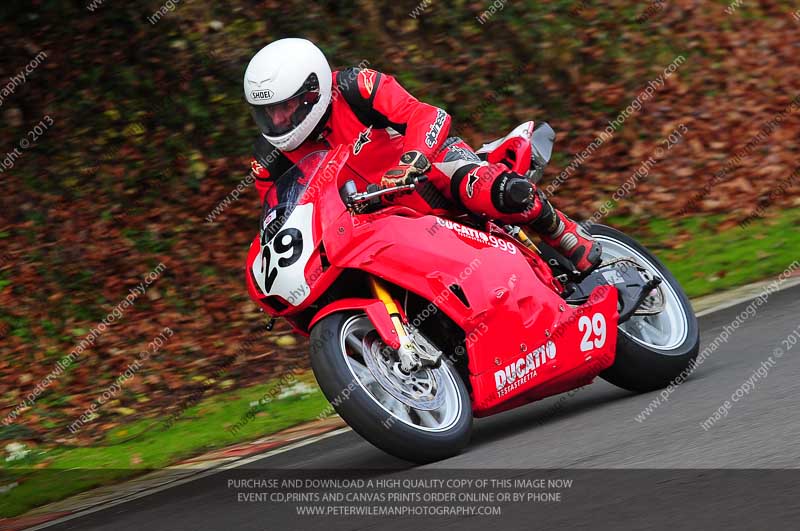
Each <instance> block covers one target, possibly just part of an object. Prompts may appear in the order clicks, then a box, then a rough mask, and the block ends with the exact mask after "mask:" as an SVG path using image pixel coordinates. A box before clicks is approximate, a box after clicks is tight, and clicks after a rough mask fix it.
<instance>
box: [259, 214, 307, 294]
mask: <svg viewBox="0 0 800 531" xmlns="http://www.w3.org/2000/svg"><path fill="white" fill-rule="evenodd" d="M313 218H314V205H313V204H311V203H308V204H305V205H298V206H297V207H295V209H294V210H293V211H292V213H291V215H290V216H289V218H288V219H287V220H286V223H284V225H283V226H282V227H281V229H280V230H279V231H278V232H277V234H275V237H274V238H272V239H271V240H270V241H268V242H265V241H264V237H263V236H262V239H261V252H260V253H259V254H258V256H256V259H255V260H254V261H253V276H254V277H255V280H256V284H258V287H259V289H260V290H261V291H262V293H264V294H265V295H267V296H271V295H277V296H278V297H282V298H284V299H285V300H286V301H287V302H288V303H289V304H291V305H292V306H299V305H300V304H302V302H303V301H304V300H306V298H307V297H308V295H309V294H310V293H311V288H310V287H309V286H308V283H307V282H306V275H305V269H306V264H308V260H309V259H310V258H311V254H312V252H313V251H314V238H313V234H312V232H311V225H312V220H313ZM262 230H264V229H262Z"/></svg>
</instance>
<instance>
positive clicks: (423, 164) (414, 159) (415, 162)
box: [381, 151, 431, 188]
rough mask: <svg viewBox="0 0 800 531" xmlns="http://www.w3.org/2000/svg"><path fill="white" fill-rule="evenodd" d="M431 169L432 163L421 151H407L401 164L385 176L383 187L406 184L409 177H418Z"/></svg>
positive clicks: (401, 158) (402, 157) (382, 181)
mask: <svg viewBox="0 0 800 531" xmlns="http://www.w3.org/2000/svg"><path fill="white" fill-rule="evenodd" d="M430 169H431V163H430V162H428V159H427V158H426V157H425V155H423V154H422V153H420V152H419V151H407V152H405V153H403V155H402V156H401V157H400V164H398V165H397V166H395V167H393V168H392V169H390V170H389V171H387V172H386V173H384V174H383V178H382V179H381V186H382V187H383V188H386V187H389V186H398V185H401V184H406V183H407V179H408V178H409V177H418V176H420V175H423V174H424V173H426V172H427V171H428V170H430Z"/></svg>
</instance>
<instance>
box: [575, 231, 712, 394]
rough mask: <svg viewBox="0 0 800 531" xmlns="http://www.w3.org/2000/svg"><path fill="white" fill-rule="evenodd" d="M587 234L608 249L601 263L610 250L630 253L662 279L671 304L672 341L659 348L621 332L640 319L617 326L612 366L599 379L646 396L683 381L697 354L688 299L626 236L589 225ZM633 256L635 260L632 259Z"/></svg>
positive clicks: (663, 269) (697, 342)
mask: <svg viewBox="0 0 800 531" xmlns="http://www.w3.org/2000/svg"><path fill="white" fill-rule="evenodd" d="M589 232H590V233H591V234H592V236H594V237H595V238H596V239H597V240H598V241H600V243H601V244H603V245H608V249H604V250H603V258H604V259H607V253H609V252H611V251H612V250H613V252H614V253H617V252H618V251H622V252H623V253H622V254H624V252H627V251H632V252H630V253H629V254H631V255H633V256H634V257H635V258H636V259H637V262H640V263H641V262H646V263H641V265H643V266H645V267H646V268H647V269H650V270H651V271H652V272H654V273H655V274H657V275H658V276H659V277H661V278H662V280H663V282H662V286H664V290H665V292H666V293H667V295H668V296H667V297H666V300H667V301H668V304H672V310H671V311H672V312H673V316H674V317H673V319H674V321H675V324H674V326H672V327H671V328H672V330H670V332H674V336H675V337H672V335H670V336H669V339H668V340H665V341H664V345H663V348H661V347H660V346H659V345H657V344H654V343H652V342H650V343H648V342H647V341H645V340H643V339H641V338H639V337H636V335H635V334H633V333H630V332H626V331H625V330H624V329H623V328H631V327H632V325H635V324H636V321H635V320H636V319H644V318H643V317H638V316H634V317H632V318H631V320H630V321H629V323H631V324H630V325H629V324H627V323H625V324H623V325H620V328H618V330H619V334H618V336H617V353H616V358H615V360H614V364H613V365H612V366H611V367H609V368H608V369H606V370H605V371H604V372H602V373H601V374H600V377H602V378H603V379H605V380H607V381H608V382H610V383H612V384H614V385H616V386H619V387H622V388H623V389H627V390H629V391H635V392H646V391H653V390H656V389H662V388H664V387H666V386H667V385H669V384H670V382H672V381H673V380H674V379H675V378H677V377H678V376H680V375H681V374H682V373H683V377H685V376H687V375H688V373H689V372H690V370H689V368H690V367H691V366H692V362H693V360H694V359H695V358H696V357H697V353H698V351H699V350H700V327H699V325H698V322H697V316H695V314H694V310H693V309H692V305H691V303H690V302H689V298H688V297H687V296H686V294H685V293H684V291H683V288H681V286H680V284H679V283H678V281H677V279H676V278H675V277H674V276H673V275H672V273H670V272H669V270H668V269H667V268H666V266H665V265H664V264H663V263H661V261H660V260H659V259H658V258H656V257H655V256H654V255H653V254H652V253H651V252H650V251H648V250H647V249H646V248H645V247H643V246H642V245H641V244H639V243H638V242H637V241H636V240H634V239H633V238H631V237H630V236H627V235H626V234H624V233H622V232H620V231H618V230H616V229H612V228H611V227H607V226H605V225H592V226H591V227H590V228H589ZM636 254H638V255H639V256H638V257H636ZM642 258H643V259H644V260H641V259H642ZM665 311H666V310H665ZM679 318H680V319H681V320H680V321H678V319H679ZM640 325H641V322H640ZM668 328H669V327H668ZM676 329H680V331H679V332H678V331H677V330H676Z"/></svg>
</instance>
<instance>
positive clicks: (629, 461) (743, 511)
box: [50, 287, 800, 531]
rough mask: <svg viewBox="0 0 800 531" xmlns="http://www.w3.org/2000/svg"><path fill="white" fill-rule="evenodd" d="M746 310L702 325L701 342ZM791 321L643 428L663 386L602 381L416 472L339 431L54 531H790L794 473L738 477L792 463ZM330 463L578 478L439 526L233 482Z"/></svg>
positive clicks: (681, 390) (373, 469) (733, 356)
mask: <svg viewBox="0 0 800 531" xmlns="http://www.w3.org/2000/svg"><path fill="white" fill-rule="evenodd" d="M746 305H747V303H743V304H741V305H738V306H735V307H732V308H729V309H726V310H722V311H719V312H716V313H714V314H711V315H707V316H705V317H703V318H701V320H700V324H701V330H702V345H703V347H704V346H705V345H707V344H708V343H709V342H711V341H713V340H714V338H715V337H717V336H718V335H719V334H720V332H722V330H723V327H724V326H725V325H726V324H729V323H731V321H732V320H734V319H735V318H736V315H737V314H739V313H740V312H741V311H742V309H743V308H744V307H745V306H746ZM798 326H800V287H796V288H791V289H788V290H786V291H782V292H778V293H774V294H772V295H771V296H770V297H769V300H768V302H767V303H766V304H765V305H763V306H761V307H760V308H759V310H758V313H757V314H756V315H755V316H754V317H751V318H748V319H747V320H746V321H745V322H744V323H743V324H742V325H741V326H740V327H739V328H738V329H737V330H736V331H735V332H733V334H732V335H731V336H730V339H729V341H728V342H727V343H725V344H723V345H722V346H721V347H720V348H719V349H718V350H717V351H716V352H714V353H713V354H712V355H711V356H709V357H708V358H707V359H706V361H705V362H704V363H703V364H702V365H701V366H700V367H699V368H698V369H697V371H696V372H695V373H694V375H693V376H692V377H691V378H690V379H689V380H688V381H686V382H685V383H684V384H683V385H681V386H679V387H678V388H677V389H676V390H675V392H674V393H673V394H672V395H671V396H670V397H669V400H668V401H666V402H665V401H663V400H662V403H661V405H660V406H658V407H657V409H655V410H654V411H653V412H652V413H651V415H650V416H649V417H648V418H647V419H646V420H644V421H643V422H638V421H637V420H636V418H635V417H636V416H637V415H638V414H640V413H641V412H642V410H643V409H644V408H645V407H646V406H647V405H648V404H650V403H651V400H653V399H654V398H655V397H657V396H658V395H659V393H658V392H655V393H648V394H643V395H634V394H631V393H629V392H626V391H623V390H620V389H617V388H615V387H613V386H612V385H610V384H608V383H606V382H604V381H600V380H598V381H597V382H596V383H594V384H593V385H591V386H589V387H586V388H584V389H581V390H580V391H577V392H574V393H573V394H572V395H571V396H568V397H567V398H566V399H561V398H559V397H553V398H550V399H547V400H544V401H541V402H538V403H535V404H530V405H528V406H526V407H522V408H518V409H516V410H513V411H510V412H507V413H504V414H501V415H498V416H495V417H490V418H487V419H479V420H476V422H475V429H474V435H473V441H472V444H471V445H470V446H469V447H468V448H467V450H466V451H465V452H464V453H463V454H461V455H460V456H457V457H454V458H452V459H449V460H447V461H443V462H439V463H436V464H433V465H429V466H426V467H412V466H410V465H409V464H408V463H406V462H403V461H399V460H397V459H394V458H392V457H390V456H388V455H386V454H384V453H383V452H381V451H380V450H377V449H375V448H374V447H372V446H371V445H369V444H368V443H366V442H364V441H363V440H362V439H361V438H360V437H359V436H357V435H356V434H355V433H353V432H347V433H344V434H341V435H337V436H334V437H331V438H328V439H324V440H322V441H319V442H316V443H314V444H311V445H307V446H304V447H301V448H297V449H294V450H291V451H288V452H284V453H281V454H277V455H274V456H271V457H267V458H265V459H261V460H258V461H255V462H252V463H249V464H248V465H246V466H244V467H243V468H240V469H237V472H235V473H233V472H226V473H223V474H218V475H215V476H210V477H206V478H203V479H200V480H197V481H194V482H191V483H187V484H184V485H180V486H177V487H174V488H171V489H168V490H165V491H162V492H159V493H156V494H153V495H150V496H147V497H144V498H141V499H138V500H134V501H132V502H128V503H125V504H121V505H117V506H115V507H111V508H109V509H105V510H102V511H99V512H96V513H93V514H90V515H87V516H85V517H81V518H77V519H74V520H71V521H69V522H65V523H63V524H59V525H56V526H53V527H51V528H50V529H53V530H67V529H69V530H81V531H94V530H101V529H102V530H105V529H114V530H116V531H140V530H162V529H169V530H184V529H186V530H207V529H208V530H229V529H230V530H234V529H235V530H240V529H241V530H266V529H316V528H320V527H322V528H324V529H330V530H333V529H381V530H384V529H409V528H422V527H425V528H433V527H436V528H442V529H466V528H469V529H472V528H486V527H487V526H502V527H503V528H511V529H517V528H524V529H530V528H532V527H539V528H545V529H547V528H552V527H570V528H578V529H597V528H601V529H602V528H617V529H618V528H626V529H627V528H631V529H664V528H669V529H698V528H700V529H702V528H721V527H725V528H727V529H767V528H770V529H772V528H776V529H798V528H800V501H798V491H797V485H798V483H800V481H799V480H800V471H796V470H795V471H788V472H787V471H774V472H770V471H752V470H750V471H741V470H739V471H736V470H733V469H744V468H746V469H787V468H795V469H796V468H798V464H800V444H799V443H798V440H800V414H798V398H797V397H798V395H800V361H799V360H798V354H800V344H798V345H797V346H794V347H793V348H791V349H789V350H788V351H786V352H785V354H784V355H783V356H782V357H780V358H775V356H774V354H773V351H774V349H775V348H777V347H781V348H783V347H785V346H786V345H785V344H782V340H783V339H785V338H786V337H787V336H788V335H789V334H791V333H792V332H793V331H794V330H796V329H797V328H798ZM703 347H701V349H702V348H703ZM770 356H773V361H774V363H770V362H768V361H767V363H768V364H769V365H770V367H769V369H768V371H767V373H766V375H764V376H758V377H756V378H755V379H754V378H753V374H754V371H756V370H758V369H759V367H763V366H764V365H762V362H765V361H766V360H768V358H769V357H770ZM763 373H764V371H763V370H762V374H763ZM748 379H750V382H751V386H752V387H753V389H752V390H751V391H750V392H749V393H748V394H742V396H741V397H739V399H738V401H735V402H734V401H731V407H730V408H729V410H728V411H727V416H726V417H725V418H722V420H720V421H719V422H717V423H715V424H714V425H713V426H712V427H710V429H708V430H705V429H703V427H701V423H702V422H704V421H706V420H707V419H708V418H709V417H710V416H712V415H713V414H714V412H715V411H716V410H717V409H718V408H719V407H720V406H722V405H723V404H724V403H725V401H726V400H729V401H730V400H731V397H732V395H734V394H735V393H736V392H737V389H739V388H740V387H741V386H742V385H743V384H745V382H746V381H747V380H748ZM559 400H560V401H559ZM276 469H281V470H276ZM331 469H336V471H334V472H332V473H331V472H328V474H329V476H330V474H333V475H334V476H335V475H342V474H349V473H352V472H351V471H352V470H353V469H359V470H362V472H361V473H360V474H361V476H360V477H362V478H382V479H387V478H414V477H417V478H418V477H425V478H448V477H449V478H455V477H458V478H501V477H510V478H517V479H519V478H537V477H548V478H550V477H558V478H573V479H574V481H575V483H574V486H573V487H572V488H568V489H563V491H562V495H563V496H564V498H562V500H561V501H560V502H556V503H527V504H511V505H506V506H504V509H503V514H502V516H472V517H467V516H447V517H444V516H441V517H434V518H433V519H430V518H421V517H393V518H387V517H366V516H347V517H343V516H328V517H324V518H322V517H309V516H297V513H296V506H297V504H294V505H292V504H286V503H269V502H243V501H241V500H238V501H237V489H236V488H231V486H230V483H229V481H231V479H232V478H262V479H265V478H270V477H277V476H281V475H284V476H285V475H292V474H295V475H298V474H306V475H305V476H303V477H305V478H309V477H315V476H314V474H317V475H318V476H319V475H320V474H322V472H309V471H319V470H329V471H330V470H331ZM363 469H367V471H366V472H363ZM486 469H492V470H486ZM498 469H508V470H505V471H504V470H498ZM543 469H551V470H549V471H548V470H543ZM552 469H558V470H552ZM561 469H567V470H561ZM587 469H588V470H587ZM619 469H645V470H638V471H630V470H619ZM670 469H671V470H670ZM675 469H681V470H677V471H676V470H675ZM708 469H726V470H723V471H714V470H708ZM300 470H304V471H306V472H300ZM281 477H283V476H281ZM240 490H241V489H240ZM244 490H247V489H244ZM251 490H252V489H251ZM255 490H259V489H255ZM262 490H263V489H262ZM362 490H367V491H372V492H377V491H380V489H362ZM407 490H409V491H411V490H413V489H407ZM473 490H474V489H473ZM479 490H480V489H479ZM491 490H492V489H491V488H486V489H482V491H483V492H488V491H491Z"/></svg>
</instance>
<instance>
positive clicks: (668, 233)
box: [0, 209, 800, 516]
mask: <svg viewBox="0 0 800 531" xmlns="http://www.w3.org/2000/svg"><path fill="white" fill-rule="evenodd" d="M721 222H722V218H721V217H703V218H692V219H687V220H682V221H678V222H673V221H667V220H663V219H653V220H650V221H648V222H645V223H642V222H641V221H640V220H639V221H634V220H630V219H625V218H612V219H609V220H608V223H609V224H610V225H613V226H616V227H618V228H620V229H621V230H625V231H626V232H629V233H631V234H632V235H634V236H635V237H637V238H638V239H639V240H640V241H642V243H644V244H645V245H646V246H648V247H649V248H651V249H652V250H653V251H655V252H656V254H657V255H658V256H659V257H661V258H662V259H663V260H664V262H665V263H666V264H667V266H668V267H669V268H670V269H671V270H672V271H673V273H675V275H676V276H677V277H678V279H679V280H680V281H681V283H682V284H683V286H684V288H685V289H686V291H687V293H688V294H689V296H690V297H697V296H700V295H705V294H708V293H711V292H714V291H719V290H723V289H726V288H731V287H734V286H738V285H741V284H745V283H748V282H751V281H755V280H759V279H762V278H766V277H770V276H775V275H777V274H779V273H780V272H782V271H783V270H784V269H786V267H787V266H788V265H789V264H791V263H792V262H793V261H794V260H796V259H798V254H800V252H798V251H800V230H798V224H800V209H793V210H787V211H783V212H779V213H776V214H774V215H772V216H771V217H769V218H766V219H760V220H756V221H754V222H753V223H752V224H749V225H747V226H746V227H744V228H742V227H739V226H733V227H730V228H727V229H725V230H719V228H720V223H721ZM265 396H269V397H271V398H270V400H269V403H267V404H264V405H263V406H262V407H260V408H259V409H258V412H257V413H256V414H255V417H254V418H253V420H252V421H250V422H247V423H244V424H242V425H241V428H240V429H238V430H236V431H235V434H233V433H232V432H231V430H230V429H231V428H232V427H233V426H234V425H236V424H237V423H238V422H240V420H241V419H242V418H243V417H242V415H244V414H245V413H246V412H247V411H248V410H249V409H250V408H251V407H252V404H254V403H258V401H259V400H261V399H263V397H265ZM326 407H327V402H326V401H325V398H324V397H323V396H322V393H321V392H320V391H319V389H318V388H317V387H316V385H315V384H314V381H313V376H312V375H311V374H309V373H304V374H300V375H298V376H297V377H296V379H290V380H289V384H288V385H287V383H286V381H284V382H283V383H281V382H279V381H278V380H275V381H273V382H270V383H268V384H265V385H259V386H255V387H250V388H245V389H239V390H236V391H232V392H228V393H223V394H219V395H215V396H212V397H209V398H206V399H205V400H203V401H201V402H199V403H198V404H197V405H195V406H193V407H191V408H189V409H187V410H186V411H185V412H184V413H183V414H182V416H181V417H180V418H179V419H178V420H177V421H176V422H174V424H172V425H168V423H167V419H165V418H162V419H149V420H141V421H137V422H133V423H129V424H126V425H125V426H124V427H120V428H118V429H116V430H113V431H112V432H110V433H109V435H108V437H107V440H106V441H104V442H103V444H102V446H95V447H87V448H70V447H52V448H39V449H33V450H31V452H30V453H29V454H28V455H27V456H25V457H24V458H21V459H19V460H17V461H12V462H4V463H3V464H2V468H0V474H1V475H0V477H2V476H5V477H2V479H0V516H14V515H18V514H21V513H23V512H25V511H27V510H30V509H31V508H33V507H37V506H40V505H43V504H46V503H49V502H52V501H56V500H60V499H63V498H65V497H67V496H70V495H72V494H76V493H78V492H82V491H85V490H87V489H90V488H92V487H96V486H99V485H103V484H108V483H112V482H115V481H120V480H123V479H125V478H129V477H132V476H135V475H138V474H141V473H143V472H146V471H148V470H153V469H158V468H162V467H165V466H168V465H170V464H173V463H175V462H177V461H180V460H181V459H185V458H188V457H191V456H193V455H197V454H200V453H203V452H205V451H208V450H212V449H215V448H221V447H225V446H228V445H231V444H234V443H237V442H242V441H246V440H251V439H255V438H257V437H260V436H263V435H266V434H270V433H274V432H277V431H279V430H282V429H285V428H288V427H290V426H293V425H296V424H299V423H302V422H305V421H308V420H312V419H315V418H317V417H318V416H319V414H320V413H321V412H322V411H323V410H325V409H326ZM66 471H69V472H66ZM57 473H61V474H65V475H64V476H63V478H66V479H61V480H54V478H55V477H56V476H54V474H57ZM15 482H16V483H18V486H15V487H13V488H10V489H9V490H7V491H3V489H4V487H7V486H8V485H13V484H14V483H15Z"/></svg>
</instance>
